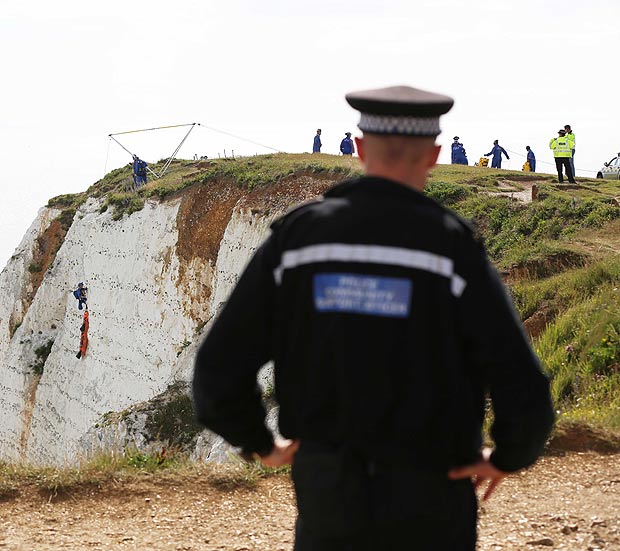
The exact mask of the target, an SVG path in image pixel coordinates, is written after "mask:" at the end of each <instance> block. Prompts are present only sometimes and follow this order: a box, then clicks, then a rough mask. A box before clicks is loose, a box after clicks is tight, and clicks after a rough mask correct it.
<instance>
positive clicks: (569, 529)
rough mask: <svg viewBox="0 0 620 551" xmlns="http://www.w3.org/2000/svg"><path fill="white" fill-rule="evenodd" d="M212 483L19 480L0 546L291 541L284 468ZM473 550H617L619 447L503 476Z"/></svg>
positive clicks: (265, 544) (187, 546)
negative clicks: (48, 489)
mask: <svg viewBox="0 0 620 551" xmlns="http://www.w3.org/2000/svg"><path fill="white" fill-rule="evenodd" d="M216 473H217V471H216ZM222 480H224V481H225V478H224V479H222ZM214 482H215V483H214ZM216 482H217V478H216V479H214V478H213V476H212V475H210V476H209V477H206V476H201V475H200V474H196V473H194V474H191V475H187V474H186V475H180V474H178V473H168V474H165V473H163V474H162V473H159V474H155V475H145V476H144V477H141V478H139V479H137V480H136V479H134V480H131V481H123V482H120V481H116V482H110V483H107V484H105V485H104V486H103V487H102V488H94V489H81V490H78V491H74V492H71V493H69V494H66V495H63V496H58V497H56V498H55V499H53V500H50V499H49V497H47V496H43V495H42V494H41V493H40V492H39V490H37V489H36V488H35V487H32V486H24V487H21V488H19V493H18V494H17V495H16V496H14V497H11V498H8V499H5V500H3V501H2V502H0V549H7V550H11V551H13V550H15V551H21V550H24V551H45V550H52V549H70V550H74V551H76V550H85V549H88V550H106V551H107V550H117V549H118V550H124V549H140V550H164V549H165V550H206V551H210V550H216V549H217V550H222V549H226V550H234V551H250V550H270V551H279V550H290V549H292V545H293V529H292V527H293V522H294V518H295V504H294V497H293V493H292V489H291V484H290V481H289V479H288V477H287V476H285V475H275V476H271V477H268V478H265V479H262V480H259V481H258V485H257V486H256V487H255V488H248V487H243V486H237V487H236V488H235V489H232V490H225V489H223V488H222V483H219V484H218V483H216ZM479 549H480V550H481V551H499V550H511V551H519V550H535V549H549V550H552V549H558V550H559V549H566V550H569V551H591V550H595V549H602V550H608V551H613V550H618V551H620V455H619V454H615V455H599V454H595V453H591V452H588V453H571V454H566V455H561V456H551V457H546V458H544V459H542V460H541V461H540V462H539V463H538V464H537V465H536V466H535V467H534V468H532V469H530V470H528V471H525V472H523V473H521V474H517V475H515V476H513V477H511V478H509V479H507V480H506V481H505V482H504V484H503V485H502V486H501V487H500V489H499V490H498V492H497V494H496V495H495V496H494V497H493V498H492V499H491V500H490V501H489V502H487V503H486V504H483V505H482V506H481V508H480V544H479Z"/></svg>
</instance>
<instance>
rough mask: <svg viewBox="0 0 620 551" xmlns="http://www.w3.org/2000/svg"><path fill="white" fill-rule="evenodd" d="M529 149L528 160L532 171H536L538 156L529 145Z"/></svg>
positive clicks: (527, 148)
mask: <svg viewBox="0 0 620 551" xmlns="http://www.w3.org/2000/svg"><path fill="white" fill-rule="evenodd" d="M525 149H526V150H527V162H528V163H530V172H536V157H535V155H534V152H533V151H532V150H531V149H530V146H529V145H526V146H525Z"/></svg>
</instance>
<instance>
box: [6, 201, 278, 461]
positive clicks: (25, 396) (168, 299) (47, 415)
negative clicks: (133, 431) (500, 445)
mask: <svg viewBox="0 0 620 551" xmlns="http://www.w3.org/2000/svg"><path fill="white" fill-rule="evenodd" d="M182 201H183V196H181V197H178V198H177V199H174V200H171V201H167V202H163V203H158V202H154V201H147V203H146V205H145V207H144V209H143V210H141V211H139V212H136V213H134V214H132V215H131V216H129V217H128V216H124V217H123V218H122V219H121V220H119V221H114V220H112V215H111V213H110V212H103V213H102V212H100V207H101V203H100V202H99V201H98V200H95V199H90V200H89V201H88V202H87V203H85V204H84V205H83V206H82V207H81V208H80V209H79V210H78V212H77V214H76V216H75V219H74V222H73V224H72V226H71V228H70V229H69V231H68V233H67V235H66V237H65V239H64V243H63V244H62V247H61V248H60V249H59V251H58V253H57V255H56V258H55V260H54V262H53V264H52V265H51V267H50V268H49V269H48V270H47V272H46V273H45V277H44V278H43V280H42V282H41V285H40V286H39V288H38V290H37V292H36V295H35V296H34V299H33V300H32V304H31V306H30V307H29V308H28V310H27V311H26V312H24V313H23V321H22V323H21V325H20V326H19V327H18V328H17V330H16V331H15V334H14V335H11V334H10V331H9V325H8V324H9V321H8V320H9V318H10V317H11V316H13V318H14V319H16V318H15V316H16V315H17V318H20V317H22V313H20V311H19V308H20V307H21V306H19V305H20V304H21V299H22V298H23V296H25V295H26V294H27V290H26V289H25V287H26V286H27V279H28V278H27V277H26V275H27V274H26V272H27V266H28V263H29V262H30V260H29V257H28V255H29V253H28V250H29V249H31V248H32V243H34V242H35V241H36V239H37V237H38V236H39V235H40V234H41V233H42V231H44V230H45V228H46V225H49V223H50V220H52V219H53V218H54V217H55V216H57V215H58V211H54V210H50V209H43V210H42V211H41V213H39V217H38V218H37V220H36V221H35V223H34V224H33V226H32V227H31V229H30V230H29V233H28V235H27V236H26V237H25V238H24V240H23V241H22V244H21V245H20V247H19V248H18V250H17V251H16V255H15V256H14V257H13V259H12V260H11V261H10V263H9V265H8V266H7V268H5V270H4V271H3V272H2V274H1V275H0V391H1V394H0V459H15V460H16V459H24V460H28V461H30V462H33V463H46V464H47V463H56V464H58V463H74V462H76V461H79V460H80V459H82V458H83V457H82V456H83V454H84V453H85V449H92V446H91V444H92V437H93V435H94V437H95V438H98V439H99V441H100V442H102V443H103V442H106V441H108V440H109V438H108V437H109V435H108V436H106V437H104V435H102V432H101V430H99V431H93V430H92V429H93V427H94V426H95V424H96V423H97V421H98V420H100V419H101V417H102V416H103V415H104V414H106V413H107V412H111V411H121V410H124V409H126V408H129V407H130V406H132V405H134V404H137V403H139V402H144V401H148V400H150V399H151V398H153V397H154V396H156V395H158V394H161V393H162V392H164V391H165V390H166V389H167V388H168V387H169V386H170V385H171V384H172V383H173V382H175V381H189V380H190V379H191V373H192V368H193V360H194V356H195V350H196V348H197V346H198V344H199V341H200V340H201V338H200V335H201V334H203V333H204V330H205V329H204V327H205V324H206V322H207V321H209V320H210V319H212V318H213V316H214V315H215V314H216V312H217V310H218V308H219V306H220V305H221V304H222V303H224V302H225V301H226V299H227V296H228V294H229V293H230V291H231V289H232V287H233V285H234V283H235V282H236V280H237V277H238V274H239V273H240V271H241V270H242V269H243V267H244V266H245V264H246V263H247V261H248V260H249V258H250V256H251V254H252V252H253V251H254V250H255V249H256V247H257V246H258V245H259V244H260V243H261V242H262V241H263V239H264V238H265V236H266V235H267V233H268V228H269V224H270V223H271V221H272V220H273V218H274V217H275V216H276V215H279V214H281V213H282V210H283V208H280V209H277V208H274V209H271V210H270V211H268V212H269V214H268V215H263V214H257V213H256V212H255V211H253V210H251V209H249V208H247V206H237V207H235V208H234V209H233V212H232V216H230V219H229V221H228V222H227V225H226V226H225V231H224V236H223V238H222V239H221V241H220V247H219V252H218V253H217V260H216V262H215V265H212V264H213V262H212V260H211V259H209V258H204V257H200V256H199V255H196V257H195V258H191V259H189V260H188V259H187V253H185V255H179V254H177V249H178V246H177V245H178V241H179V228H178V215H179V208H180V205H181V203H182ZM246 203H247V201H246ZM238 204H241V202H239V203H238ZM80 281H83V282H84V283H85V285H86V286H87V287H88V306H89V314H90V328H89V347H88V351H87V353H86V356H85V357H84V358H82V359H78V358H76V353H77V351H78V349H79V342H80V326H81V324H82V315H83V311H80V310H78V309H77V301H76V300H75V299H74V297H73V295H72V291H73V290H74V289H75V288H76V285H77V283H78V282H80ZM15 312H17V314H15ZM207 329H208V325H207ZM46 345H47V347H48V350H49V355H47V357H45V356H46V352H45V346H46ZM50 346H51V349H50V348H49V347H50ZM37 364H40V365H37ZM43 364H44V365H43ZM40 368H42V374H39V373H37V372H36V371H37V370H39V371H40ZM267 377H268V376H267ZM263 379H265V377H263ZM263 384H267V383H265V382H263ZM89 429H91V431H90V433H89V432H88V431H89ZM121 429H122V427H121ZM110 430H119V426H116V427H113V428H112V429H110ZM121 432H122V431H121ZM87 433H88V434H89V435H90V436H89V437H88V438H90V440H91V442H90V443H89V444H88V445H85V441H88V438H87V437H86V435H87ZM85 439H86V440H85ZM202 440H203V443H204V441H206V440H209V438H208V437H206V436H205V437H203V439H202ZM212 440H213V439H212ZM213 441H214V442H215V443H216V444H217V446H218V448H220V447H221V446H222V442H221V440H217V439H215V440H213ZM208 453H209V452H208V451H207V452H203V453H202V454H203V455H205V454H206V455H208Z"/></svg>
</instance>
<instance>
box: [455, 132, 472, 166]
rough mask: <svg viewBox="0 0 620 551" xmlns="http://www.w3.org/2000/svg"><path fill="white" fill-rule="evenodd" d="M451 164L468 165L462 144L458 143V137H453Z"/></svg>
mask: <svg viewBox="0 0 620 551" xmlns="http://www.w3.org/2000/svg"><path fill="white" fill-rule="evenodd" d="M452 164H453V165H468V164H469V161H468V160H467V153H466V152H465V148H464V147H463V144H462V143H461V142H459V137H458V136H454V142H452Z"/></svg>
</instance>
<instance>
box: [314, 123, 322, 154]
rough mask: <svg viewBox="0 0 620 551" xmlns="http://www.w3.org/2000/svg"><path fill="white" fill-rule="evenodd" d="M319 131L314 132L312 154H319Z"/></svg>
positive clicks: (320, 144)
mask: <svg viewBox="0 0 620 551" xmlns="http://www.w3.org/2000/svg"><path fill="white" fill-rule="evenodd" d="M322 145H323V144H322V143H321V129H320V128H319V129H318V130H317V131H316V136H315V137H314V143H313V144H312V153H320V152H321V146H322Z"/></svg>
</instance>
